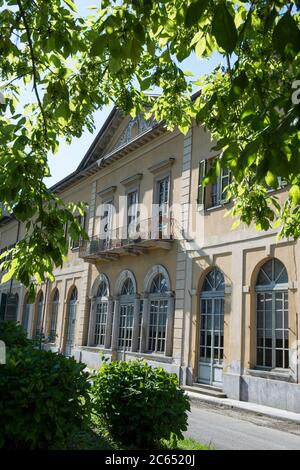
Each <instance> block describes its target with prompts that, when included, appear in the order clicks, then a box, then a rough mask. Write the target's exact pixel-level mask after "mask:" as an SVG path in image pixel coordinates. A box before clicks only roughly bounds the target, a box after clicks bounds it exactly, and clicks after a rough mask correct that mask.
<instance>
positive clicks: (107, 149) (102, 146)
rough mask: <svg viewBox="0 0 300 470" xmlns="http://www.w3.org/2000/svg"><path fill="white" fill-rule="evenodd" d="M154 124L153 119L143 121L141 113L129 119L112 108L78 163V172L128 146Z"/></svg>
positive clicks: (118, 110)
mask: <svg viewBox="0 0 300 470" xmlns="http://www.w3.org/2000/svg"><path fill="white" fill-rule="evenodd" d="M154 124H155V121H154V119H145V117H144V115H143V114H142V113H141V114H139V115H138V116H136V117H135V118H131V117H128V116H126V115H124V113H122V111H121V110H120V109H118V108H114V109H113V111H112V112H111V113H110V115H109V117H108V118H107V120H106V122H105V123H104V125H103V126H102V128H101V130H100V132H99V133H98V135H97V136H96V138H95V140H94V142H93V144H92V145H91V147H90V149H89V150H88V152H87V154H86V155H85V157H84V159H83V160H82V162H81V163H80V165H79V167H78V170H83V169H85V168H87V167H89V166H90V165H91V164H93V163H94V162H96V161H97V160H99V159H100V158H101V157H104V156H105V155H106V154H108V153H111V152H114V151H117V150H118V149H121V148H122V147H124V146H126V145H128V144H130V142H132V141H134V140H136V139H138V138H139V137H140V136H142V135H143V134H145V133H146V132H147V131H149V130H151V129H152V128H153V126H154Z"/></svg>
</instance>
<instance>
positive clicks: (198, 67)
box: [45, 0, 222, 187]
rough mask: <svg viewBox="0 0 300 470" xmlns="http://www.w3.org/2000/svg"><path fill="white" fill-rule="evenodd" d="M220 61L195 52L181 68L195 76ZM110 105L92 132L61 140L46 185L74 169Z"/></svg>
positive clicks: (81, 4)
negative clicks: (76, 137) (71, 139)
mask: <svg viewBox="0 0 300 470" xmlns="http://www.w3.org/2000/svg"><path fill="white" fill-rule="evenodd" d="M74 3H75V4H76V6H77V8H78V11H79V13H80V14H82V15H84V14H86V13H88V9H87V5H88V4H89V3H87V2H86V0H77V1H75V2H74ZM220 61H222V57H221V56H220V55H219V54H214V55H213V56H212V57H211V58H210V59H201V60H200V59H198V58H197V57H196V55H195V54H193V55H192V56H191V57H189V58H188V59H186V60H185V61H184V62H182V64H181V66H182V70H184V71H186V70H189V71H191V72H193V73H194V74H195V77H197V78H198V77H200V76H202V75H204V74H206V73H209V72H211V71H212V70H213V69H214V68H215V67H216V66H217V65H218V64H219V63H220ZM111 109H112V108H111V107H106V108H103V109H102V110H99V111H97V112H96V113H95V116H94V118H95V125H96V129H95V131H94V133H93V134H91V133H90V132H89V131H87V130H86V131H84V133H83V135H82V136H81V138H80V139H74V140H73V141H72V143H71V145H67V144H66V143H65V142H64V141H62V142H61V145H60V148H59V151H58V152H57V153H56V154H55V155H54V156H53V155H50V156H49V166H50V171H51V177H49V178H47V179H46V181H45V182H46V184H47V186H48V187H50V186H52V185H53V184H55V183H56V182H57V181H59V180H61V179H62V178H64V177H65V176H67V175H68V174H69V173H71V172H72V171H74V170H75V169H76V168H77V166H78V165H79V163H80V161H81V160H82V159H83V157H84V155H85V153H86V151H87V150H88V148H89V147H90V145H91V144H92V142H93V139H94V138H95V136H96V134H97V132H98V131H99V130H100V129H101V127H102V125H103V123H104V121H105V119H106V118H107V116H108V114H109V112H110V111H111Z"/></svg>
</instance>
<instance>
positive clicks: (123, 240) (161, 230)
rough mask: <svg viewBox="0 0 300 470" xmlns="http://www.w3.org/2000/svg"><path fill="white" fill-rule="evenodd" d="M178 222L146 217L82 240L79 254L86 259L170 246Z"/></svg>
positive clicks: (168, 218) (166, 218) (164, 218)
mask: <svg viewBox="0 0 300 470" xmlns="http://www.w3.org/2000/svg"><path fill="white" fill-rule="evenodd" d="M175 227H176V223H175V220H174V219H173V218H170V217H162V218H160V219H159V221H156V223H155V219H154V218H152V219H146V220H143V221H139V222H138V223H136V224H134V223H131V224H130V226H128V227H127V226H126V225H125V226H122V227H119V228H117V229H114V230H110V231H107V232H105V233H103V234H101V235H100V236H94V237H92V238H90V239H89V240H84V241H83V242H81V244H80V247H79V256H80V257H81V258H84V259H97V258H98V259H99V258H105V257H106V258H107V256H108V255H110V254H111V255H112V256H114V255H122V254H123V255H124V254H126V253H129V252H133V253H137V254H138V253H141V252H143V251H144V250H146V249H148V248H159V247H160V248H162V247H163V248H166V249H168V248H170V247H171V246H170V242H172V241H173V240H174V233H175Z"/></svg>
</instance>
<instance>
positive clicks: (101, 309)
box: [94, 279, 108, 346]
mask: <svg viewBox="0 0 300 470" xmlns="http://www.w3.org/2000/svg"><path fill="white" fill-rule="evenodd" d="M107 297H108V285H107V281H106V280H105V279H102V280H101V281H100V283H99V286H98V289H97V297H96V301H95V303H96V305H95V307H94V308H95V334H94V344H95V346H105V334H106V322H107V310H108V298H107Z"/></svg>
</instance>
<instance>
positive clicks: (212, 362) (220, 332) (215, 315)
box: [198, 268, 225, 385]
mask: <svg viewBox="0 0 300 470" xmlns="http://www.w3.org/2000/svg"><path fill="white" fill-rule="evenodd" d="M224 290H225V280H224V274H223V273H222V271H220V269H218V268H213V269H212V270H211V271H209V272H208V273H207V275H206V277H205V279H204V283H203V287H202V291H201V296H200V357H199V370H198V381H199V382H202V383H207V384H211V385H214V384H215V385H218V384H220V383H222V370H223V354H224Z"/></svg>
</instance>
